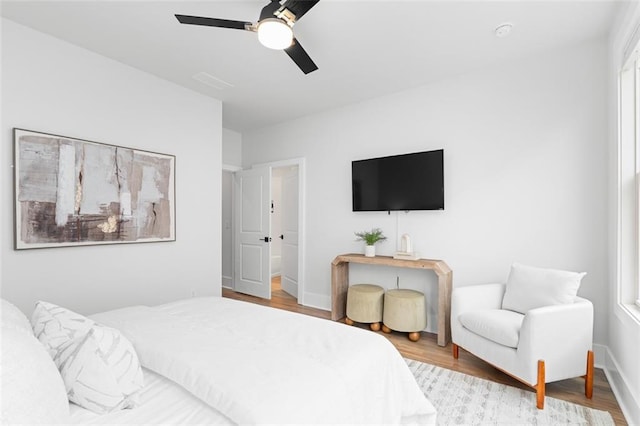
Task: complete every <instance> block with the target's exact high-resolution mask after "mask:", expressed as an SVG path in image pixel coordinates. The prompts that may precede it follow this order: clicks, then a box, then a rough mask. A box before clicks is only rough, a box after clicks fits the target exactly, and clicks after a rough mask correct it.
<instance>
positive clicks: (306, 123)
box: [243, 41, 608, 343]
mask: <svg viewBox="0 0 640 426" xmlns="http://www.w3.org/2000/svg"><path fill="white" fill-rule="evenodd" d="M606 70H607V68H606V43H605V42H604V41H593V42H590V43H588V44H584V45H580V46H576V47H573V48H570V49H564V50H559V51H556V52H550V53H546V54H545V55H541V56H536V57H529V58H527V59H526V60H522V61H520V62H518V63H508V64H502V65H501V66H495V67H493V68H490V69H486V70H484V71H480V72H475V73H473V74H468V75H465V76H460V77H456V78H452V79H449V80H446V81H441V82H439V83H435V84H432V85H429V86H425V87H422V88H418V89H415V90H410V91H406V92H402V93H398V94H395V95H392V96H387V97H382V98H377V99H374V100H371V101H368V102H363V103H360V104H357V105H351V106H347V107H345V108H342V109H337V110H332V111H328V112H326V113H321V114H316V115H312V116H308V117H305V118H301V119H298V120H295V121H292V122H288V123H284V124H281V125H277V126H273V127H270V128H263V129H259V130H257V131H254V132H251V133H248V134H243V164H245V165H247V166H249V165H251V164H253V163H258V162H267V161H277V160H281V159H286V158H297V157H305V158H306V161H307V163H306V164H307V184H306V188H305V191H306V197H307V205H306V211H307V212H308V215H307V222H306V223H307V225H306V227H307V242H306V253H307V256H306V269H305V271H306V272H305V277H304V279H305V281H306V283H305V287H304V288H305V295H304V301H305V304H310V305H316V306H320V307H323V308H325V309H329V308H330V286H331V284H330V283H331V276H330V263H331V261H332V259H333V258H334V257H335V256H336V255H338V254H341V253H348V252H361V251H362V250H363V247H362V245H361V243H357V242H355V241H354V235H353V233H354V231H361V230H365V229H370V228H372V227H381V228H382V229H383V231H384V232H385V234H386V235H387V236H388V237H389V239H390V241H387V242H384V243H382V244H380V245H378V246H377V253H378V254H383V255H384V254H386V255H391V254H393V252H394V251H395V250H396V240H397V238H398V236H399V235H402V234H403V233H405V232H406V233H409V234H410V235H411V237H412V240H413V242H414V246H415V249H416V250H417V251H419V252H420V253H421V255H422V256H423V257H426V258H436V259H443V260H445V261H446V262H447V263H448V264H449V266H450V267H451V268H452V269H453V276H454V285H455V286H460V285H467V284H472V283H482V282H491V281H504V280H505V279H506V277H507V275H508V273H509V266H510V264H511V263H512V262H514V261H518V262H522V263H526V264H531V265H536V266H541V267H553V268H561V269H568V270H575V271H586V272H588V275H587V276H586V278H585V279H584V281H583V284H582V287H581V289H580V292H579V294H580V295H582V296H584V297H587V298H589V299H591V300H592V301H593V302H594V304H595V310H596V325H595V341H596V342H597V343H603V342H606V332H607V326H608V324H607V317H608V305H607V298H608V290H607V289H608V276H607V225H606V220H607V215H606V210H605V208H604V207H603V206H604V205H605V204H606V200H607V192H606V189H607V188H606V182H607V160H606V157H607V144H606V139H607V103H606V101H607V91H606V89H607V86H606V75H607V74H606ZM439 148H444V150H445V159H444V162H445V210H444V211H431V212H419V211H415V212H410V213H409V214H405V213H398V214H396V213H392V214H391V215H387V213H384V212H380V213H353V212H352V211H351V169H350V167H351V161H352V160H355V159H363V158H369V157H376V156H384V155H393V154H401V153H407V152H415V151H423V150H431V149H439ZM396 221H397V223H398V225H397V227H396ZM362 268H364V269H363V270H362ZM362 268H357V267H356V266H355V265H354V266H352V268H351V269H352V273H351V282H352V283H353V282H355V280H358V282H366V281H370V282H373V283H378V284H381V285H383V286H385V287H387V288H388V287H393V286H395V281H396V275H400V278H401V286H403V287H416V288H418V287H421V288H425V285H424V283H423V281H424V280H425V277H426V276H427V275H429V274H430V273H427V272H421V271H411V272H407V271H404V270H394V269H392V268H388V270H386V271H383V269H379V270H378V269H377V270H376V271H375V273H374V272H373V271H371V270H370V269H367V268H366V267H362ZM354 275H357V277H355V278H354ZM429 281H430V285H429V286H428V287H429V290H428V291H427V292H428V293H429V294H428V295H427V298H428V303H430V307H429V310H430V315H429V317H428V318H429V324H428V326H427V329H430V330H431V331H433V330H435V329H436V323H435V312H434V311H435V308H434V307H433V304H434V302H435V296H434V294H435V293H433V292H434V291H435V287H436V281H435V276H433V275H432V276H431V277H429Z"/></svg>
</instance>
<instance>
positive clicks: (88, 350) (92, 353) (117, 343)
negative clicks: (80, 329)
mask: <svg viewBox="0 0 640 426" xmlns="http://www.w3.org/2000/svg"><path fill="white" fill-rule="evenodd" d="M54 361H55V363H56V365H58V367H59V368H60V373H61V374H62V378H63V380H64V383H65V386H66V388H67V394H68V395H69V400H70V401H73V402H75V403H76V404H78V405H80V406H81V407H84V408H87V409H89V410H91V411H94V412H96V413H108V412H110V411H114V410H119V409H122V408H133V407H135V406H136V405H137V404H138V401H139V399H138V393H139V391H140V390H142V388H143V387H144V382H143V376H142V369H141V368H140V363H139V361H138V356H137V355H136V352H135V350H134V349H133V345H132V344H131V343H130V342H129V341H128V340H127V339H126V338H125V337H124V336H123V335H122V334H120V332H119V331H118V330H116V329H114V328H109V327H104V326H102V325H99V324H96V325H94V326H93V327H91V330H89V332H88V333H87V334H86V335H85V336H83V337H80V338H77V339H75V340H71V341H69V342H68V343H67V344H65V345H62V348H61V349H60V351H59V352H58V353H57V354H56V356H55V357H54Z"/></svg>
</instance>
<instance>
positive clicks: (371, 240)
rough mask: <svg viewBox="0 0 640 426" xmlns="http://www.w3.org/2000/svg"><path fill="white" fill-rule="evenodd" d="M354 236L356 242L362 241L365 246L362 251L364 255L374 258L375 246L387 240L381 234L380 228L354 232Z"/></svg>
mask: <svg viewBox="0 0 640 426" xmlns="http://www.w3.org/2000/svg"><path fill="white" fill-rule="evenodd" d="M355 234H356V237H358V238H357V239H356V241H364V242H365V243H366V244H367V245H366V246H365V250H364V255H365V256H367V257H374V256H375V255H376V246H375V244H376V243H377V242H379V241H384V240H386V239H387V237H385V236H384V235H383V234H382V230H381V229H380V228H373V229H372V230H371V231H362V232H356V233H355Z"/></svg>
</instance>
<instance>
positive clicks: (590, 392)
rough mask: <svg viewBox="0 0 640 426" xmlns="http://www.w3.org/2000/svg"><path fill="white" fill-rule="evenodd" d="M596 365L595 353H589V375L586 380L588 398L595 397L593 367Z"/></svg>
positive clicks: (585, 392)
mask: <svg viewBox="0 0 640 426" xmlns="http://www.w3.org/2000/svg"><path fill="white" fill-rule="evenodd" d="M594 364H595V356H594V354H593V351H588V352H587V375H586V376H585V378H584V394H585V396H586V397H587V398H589V399H591V398H592V397H593V366H594Z"/></svg>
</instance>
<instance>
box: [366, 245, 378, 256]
mask: <svg viewBox="0 0 640 426" xmlns="http://www.w3.org/2000/svg"><path fill="white" fill-rule="evenodd" d="M364 255H365V256H366V257H375V256H376V246H364Z"/></svg>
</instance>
